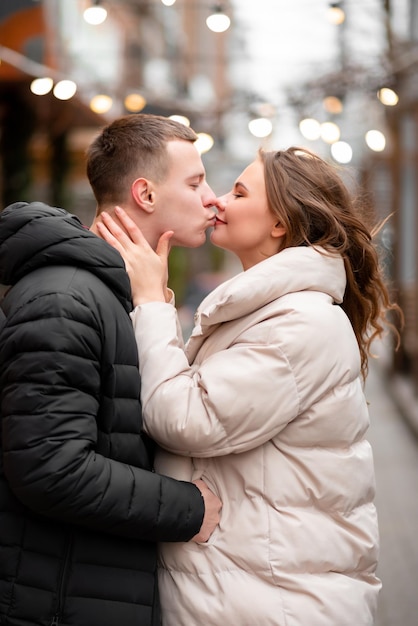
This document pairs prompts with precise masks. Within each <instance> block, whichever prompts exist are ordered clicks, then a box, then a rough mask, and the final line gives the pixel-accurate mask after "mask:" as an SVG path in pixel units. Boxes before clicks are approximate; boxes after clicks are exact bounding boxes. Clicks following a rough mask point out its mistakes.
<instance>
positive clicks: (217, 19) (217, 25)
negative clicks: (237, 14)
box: [206, 4, 231, 33]
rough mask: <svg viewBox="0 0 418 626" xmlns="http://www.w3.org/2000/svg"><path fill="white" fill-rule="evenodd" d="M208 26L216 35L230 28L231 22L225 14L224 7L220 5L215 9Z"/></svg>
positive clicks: (208, 19) (209, 18) (207, 23)
mask: <svg viewBox="0 0 418 626" xmlns="http://www.w3.org/2000/svg"><path fill="white" fill-rule="evenodd" d="M206 25H207V27H208V28H209V30H212V31H213V32H214V33H223V32H225V31H226V30H228V28H229V27H230V25H231V20H230V19H229V17H228V16H227V15H226V13H224V12H223V10H222V6H221V5H219V4H218V5H216V7H215V8H214V11H213V13H212V14H211V15H209V17H208V18H207V19H206Z"/></svg>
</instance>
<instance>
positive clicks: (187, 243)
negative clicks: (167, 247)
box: [171, 233, 206, 248]
mask: <svg viewBox="0 0 418 626" xmlns="http://www.w3.org/2000/svg"><path fill="white" fill-rule="evenodd" d="M205 242H206V233H203V234H202V235H196V236H194V237H190V239H178V240H177V239H174V241H173V240H171V246H172V247H174V246H175V247H177V248H199V247H200V246H203V244H204V243H205Z"/></svg>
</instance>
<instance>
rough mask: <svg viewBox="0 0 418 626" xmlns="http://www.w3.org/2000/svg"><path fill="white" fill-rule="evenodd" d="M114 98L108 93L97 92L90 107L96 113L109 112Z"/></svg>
mask: <svg viewBox="0 0 418 626" xmlns="http://www.w3.org/2000/svg"><path fill="white" fill-rule="evenodd" d="M112 104H113V100H112V98H111V97H110V96H107V95H106V94H102V93H101V94H97V96H94V97H93V98H92V99H91V100H90V109H91V110H92V111H94V113H107V112H108V111H110V109H111V108H112Z"/></svg>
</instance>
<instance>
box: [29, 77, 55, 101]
mask: <svg viewBox="0 0 418 626" xmlns="http://www.w3.org/2000/svg"><path fill="white" fill-rule="evenodd" d="M53 85H54V81H53V80H52V78H49V77H48V76H45V77H44V78H35V79H34V80H33V81H32V82H31V84H30V90H31V92H32V93H33V94H35V95H36V96H45V95H46V94H47V93H49V92H50V91H51V89H52V87H53Z"/></svg>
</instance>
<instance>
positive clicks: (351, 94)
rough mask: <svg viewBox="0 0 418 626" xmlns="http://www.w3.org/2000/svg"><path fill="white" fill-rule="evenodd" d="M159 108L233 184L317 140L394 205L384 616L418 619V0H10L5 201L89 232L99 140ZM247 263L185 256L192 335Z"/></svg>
mask: <svg viewBox="0 0 418 626" xmlns="http://www.w3.org/2000/svg"><path fill="white" fill-rule="evenodd" d="M141 111H142V112H146V113H156V114H161V115H166V116H176V119H179V120H180V121H182V122H183V123H186V124H190V125H191V126H192V127H193V129H194V130H195V131H196V132H197V133H198V135H199V141H198V148H199V150H200V152H201V153H202V158H203V161H204V164H205V167H206V170H207V175H208V181H209V183H210V184H211V186H212V187H213V189H214V191H215V192H216V193H218V194H221V193H224V192H225V191H227V190H228V189H230V187H231V186H232V183H233V181H234V179H235V178H236V176H237V175H238V174H239V173H240V172H241V171H242V169H243V168H244V167H245V166H246V165H247V164H248V163H249V162H250V161H252V160H253V159H254V157H255V155H256V153H257V150H258V148H259V147H263V148H266V149H277V150H280V149H285V148H287V147H289V146H290V145H303V146H306V147H308V148H310V149H312V150H313V151H315V152H317V153H318V154H320V155H321V156H322V157H323V158H326V159H328V160H330V161H332V162H333V163H335V164H336V165H338V167H339V168H340V171H341V175H342V176H343V177H344V179H345V180H346V182H347V184H349V185H350V184H351V181H353V182H355V183H357V184H359V185H360V187H361V190H362V192H363V193H364V194H365V195H366V196H367V198H368V199H369V201H370V202H371V204H372V207H373V210H374V212H375V217H376V220H377V221H380V220H385V219H386V218H388V217H389V216H390V217H389V219H388V221H387V222H385V225H384V227H383V228H382V230H381V231H380V232H379V235H378V239H377V243H378V245H379V249H380V252H381V254H382V258H383V260H384V264H385V268H386V273H387V278H388V281H389V284H390V287H391V290H392V291H393V296H394V298H395V299H396V300H397V301H398V302H399V304H400V306H401V308H402V310H403V312H404V315H405V326H404V329H403V331H402V333H401V343H400V346H399V349H398V350H395V347H394V345H393V344H392V343H390V342H389V341H388V342H387V344H385V345H383V344H382V345H381V346H380V349H378V350H377V351H378V353H379V356H380V358H379V359H377V360H376V362H373V363H372V366H371V371H370V376H369V380H368V382H367V388H366V389H367V393H368V395H369V401H370V410H371V418H372V428H371V439H372V442H373V445H374V450H375V461H376V473H377V487H378V492H377V493H378V496H377V504H378V507H379V514H380V527H381V536H382V554H381V561H380V566H379V568H380V575H381V577H382V579H383V583H384V586H383V591H382V595H381V603H380V609H379V618H378V619H379V621H378V623H377V626H416V625H417V624H418V617H417V616H418V593H417V592H416V581H417V580H418V539H417V537H416V532H417V531H416V529H417V528H418V496H417V488H416V485H417V478H418V443H417V437H418V246H417V241H418V182H417V181H418V0H342V1H340V2H329V1H328V0H257V1H256V2H255V1H254V0H220V1H217V2H215V1H212V0H0V200H1V201H0V210H1V208H3V207H4V206H6V205H8V204H10V203H12V202H15V201H20V200H23V201H32V200H42V201H45V202H47V203H49V204H53V205H55V206H62V207H64V208H65V209H67V210H68V211H70V212H72V213H75V214H77V215H78V216H79V217H80V219H81V220H82V221H83V223H85V224H86V225H89V224H90V222H91V220H92V217H93V215H94V211H95V202H94V198H93V195H92V192H91V190H90V188H89V185H88V182H87V180H86V175H85V160H84V155H85V150H86V148H87V146H88V145H89V143H90V141H91V140H92V138H93V137H94V136H95V135H96V133H97V132H98V130H99V128H101V127H102V126H103V125H104V124H106V123H108V122H110V121H111V120H113V119H114V118H116V117H119V116H120V115H124V114H132V115H134V114H135V113H137V112H141ZM237 271H239V268H238V267H237V265H236V263H235V262H234V261H233V260H232V259H231V258H230V257H229V256H228V254H227V253H224V252H222V251H220V250H218V249H215V248H212V247H211V246H209V245H205V246H203V247H202V248H201V249H198V250H184V249H178V248H177V249H174V250H173V252H172V255H171V259H170V281H171V287H173V289H174V290H175V292H176V300H177V303H178V306H179V309H180V313H181V319H182V323H183V327H184V329H185V334H186V336H187V333H188V331H189V329H190V327H191V324H192V323H193V314H194V310H195V308H196V306H197V305H198V304H199V302H200V300H201V299H202V297H203V296H204V295H206V293H207V292H208V291H210V290H211V289H212V288H213V287H214V286H215V285H216V284H218V283H219V282H221V281H222V280H223V279H224V278H226V277H229V276H230V275H231V274H234V273H236V272H237ZM0 293H1V286H0ZM395 323H396V321H395ZM307 626H309V625H307ZM336 626H338V625H336ZM353 626H356V625H355V624H353Z"/></svg>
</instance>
